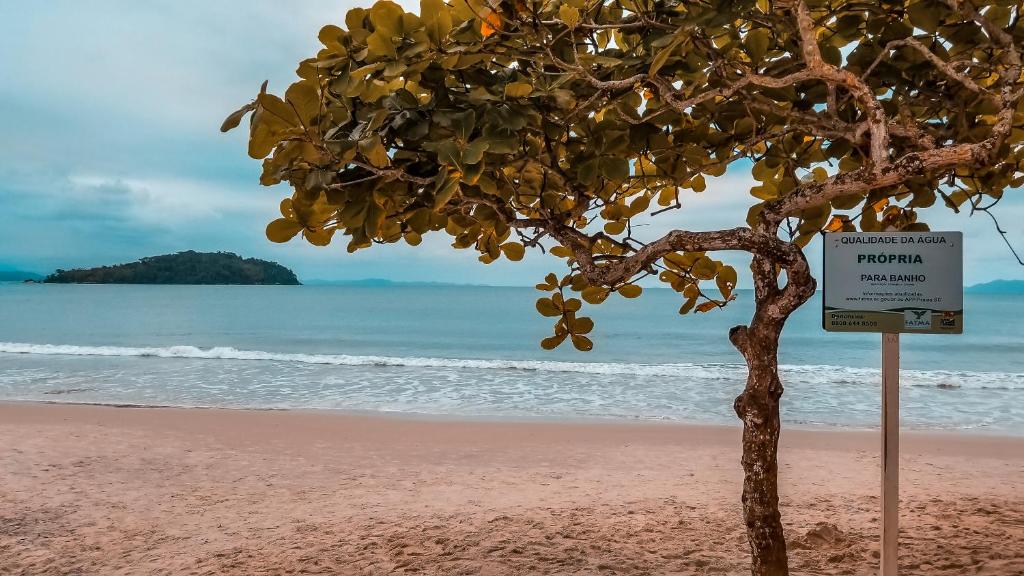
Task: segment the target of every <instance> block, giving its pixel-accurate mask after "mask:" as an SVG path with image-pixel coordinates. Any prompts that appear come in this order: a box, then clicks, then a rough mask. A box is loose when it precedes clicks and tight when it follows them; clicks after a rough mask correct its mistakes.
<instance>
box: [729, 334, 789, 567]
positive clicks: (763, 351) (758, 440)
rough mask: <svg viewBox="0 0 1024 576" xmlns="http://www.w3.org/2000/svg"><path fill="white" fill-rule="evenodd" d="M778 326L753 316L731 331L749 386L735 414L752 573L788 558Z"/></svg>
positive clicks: (740, 399)
mask: <svg viewBox="0 0 1024 576" xmlns="http://www.w3.org/2000/svg"><path fill="white" fill-rule="evenodd" d="M781 328H782V327H781V323H780V325H779V326H770V325H769V326H765V325H764V323H759V322H758V321H757V319H756V318H755V321H754V322H753V323H751V326H750V328H748V327H746V326H738V327H736V328H734V329H733V330H732V332H731V333H730V339H731V340H732V342H733V344H735V345H736V347H737V348H738V349H739V350H740V352H742V353H743V357H744V358H745V359H746V361H747V368H748V374H747V385H746V388H745V389H744V391H743V393H742V394H740V395H739V397H737V398H736V403H735V405H734V408H735V410H736V415H737V416H739V418H740V419H741V420H743V472H744V477H743V517H744V520H745V522H746V526H747V539H748V540H749V543H750V555H751V567H750V572H751V574H753V575H754V576H786V575H788V574H789V563H788V559H787V556H786V538H785V535H784V534H783V530H782V519H781V515H780V514H779V483H778V460H777V455H778V447H779V430H780V422H779V398H780V397H781V396H782V383H781V382H780V381H779V372H778V349H779V334H780V332H781Z"/></svg>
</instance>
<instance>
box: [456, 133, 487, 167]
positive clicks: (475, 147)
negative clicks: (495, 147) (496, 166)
mask: <svg viewBox="0 0 1024 576" xmlns="http://www.w3.org/2000/svg"><path fill="white" fill-rule="evenodd" d="M488 144H489V142H488V141H487V140H486V139H484V138H477V139H476V140H474V141H472V142H470V143H469V144H467V145H466V148H465V149H464V150H463V151H462V163H463V164H467V165H471V164H477V163H479V162H480V160H482V159H483V157H484V152H485V151H486V150H487V146H488Z"/></svg>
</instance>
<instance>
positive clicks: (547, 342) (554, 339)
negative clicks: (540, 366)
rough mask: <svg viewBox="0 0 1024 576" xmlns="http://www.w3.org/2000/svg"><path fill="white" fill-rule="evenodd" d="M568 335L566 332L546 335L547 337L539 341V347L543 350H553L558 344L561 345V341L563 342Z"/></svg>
mask: <svg viewBox="0 0 1024 576" xmlns="http://www.w3.org/2000/svg"><path fill="white" fill-rule="evenodd" d="M568 336H569V333H568V332H565V333H563V334H555V335H554V336H548V337H547V338H545V339H543V340H541V341H540V347H541V348H543V349H545V350H554V349H555V348H558V346H559V345H561V343H562V342H565V339H566V338H567V337H568Z"/></svg>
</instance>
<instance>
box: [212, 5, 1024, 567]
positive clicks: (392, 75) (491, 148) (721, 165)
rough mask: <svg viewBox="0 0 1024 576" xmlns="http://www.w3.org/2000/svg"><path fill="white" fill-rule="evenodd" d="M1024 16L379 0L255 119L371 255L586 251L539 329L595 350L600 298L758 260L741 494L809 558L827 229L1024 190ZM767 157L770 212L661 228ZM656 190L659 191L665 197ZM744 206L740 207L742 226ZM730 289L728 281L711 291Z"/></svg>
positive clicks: (305, 186)
mask: <svg viewBox="0 0 1024 576" xmlns="http://www.w3.org/2000/svg"><path fill="white" fill-rule="evenodd" d="M1021 10H1022V8H1021V6H1020V5H1019V4H1018V3H1017V2H1009V1H996V0H917V1H910V2H894V1H889V0H882V1H881V2H878V1H874V2H862V1H859V0H797V1H792V0H790V1H782V0H756V1H754V0H747V1H742V0H741V1H722V0H719V1H712V0H705V1H697V0H551V1H547V2H538V1H535V0H516V1H514V2H511V1H508V0H451V1H450V2H449V3H445V2H444V1H443V0H422V4H421V9H420V15H418V16H417V15H415V14H410V13H406V12H405V11H404V10H403V9H402V8H401V7H399V6H398V5H396V4H394V3H392V2H388V1H386V0H385V1H380V2H377V3H376V4H374V5H373V6H372V7H371V8H369V9H362V8H356V9H354V10H352V11H350V12H349V13H348V15H347V16H346V18H345V24H346V28H347V29H342V28H340V27H337V26H326V27H324V28H323V29H322V30H321V31H320V35H319V37H320V41H321V42H322V43H323V46H324V47H323V49H321V50H320V51H319V53H318V54H317V55H316V56H315V57H314V58H310V59H308V60H304V61H303V62H301V63H300V64H299V67H298V71H297V74H298V76H299V78H300V80H298V81H297V82H295V83H294V84H292V85H291V86H290V87H289V88H288V89H287V91H286V92H285V94H284V95H283V97H278V96H275V95H273V94H270V93H267V92H266V84H264V87H263V89H262V90H261V92H260V94H259V95H258V96H257V97H256V99H255V100H254V101H253V102H252V103H250V104H247V105H246V106H244V107H243V108H242V109H240V110H239V111H237V112H235V113H234V114H232V115H231V116H229V117H228V119H227V120H226V121H225V124H224V126H223V127H222V129H224V130H227V129H231V128H233V127H234V126H237V125H238V124H239V122H240V121H241V119H242V118H243V117H244V116H245V115H246V114H247V113H249V112H251V113H252V117H251V120H250V139H249V154H250V155H251V156H252V157H253V158H258V159H264V161H263V174H262V177H261V182H262V183H263V184H265V185H273V184H277V183H279V182H281V181H287V182H288V183H289V184H290V185H291V187H292V188H293V189H294V193H293V194H292V196H291V197H290V198H286V199H285V200H284V201H283V202H282V203H281V215H282V216H281V218H279V219H277V220H274V221H273V222H271V223H270V225H269V226H268V227H267V235H268V237H269V238H270V239H271V240H273V241H277V242H284V241H288V240H289V239H291V238H292V237H294V236H296V235H298V234H300V233H301V234H302V236H303V237H305V239H306V240H307V241H309V242H311V243H312V244H315V245H318V246H320V245H326V244H328V243H330V242H331V240H332V238H333V237H334V236H335V235H336V234H338V233H340V234H342V235H343V236H346V237H347V238H348V250H349V251H350V252H351V251H355V250H359V249H363V248H368V247H370V246H372V245H373V244H375V243H393V242H399V241H405V242H407V243H409V244H411V245H417V244H419V243H420V240H421V238H422V236H423V235H424V234H427V233H430V232H439V231H442V230H443V231H445V232H446V233H447V234H449V235H451V236H452V237H453V238H454V241H453V246H454V247H455V248H472V249H475V250H477V251H479V252H480V260H481V261H483V262H485V263H486V262H492V261H494V260H496V259H498V258H501V257H505V258H508V259H509V260H520V259H521V258H523V256H524V253H525V251H526V249H527V248H533V249H540V250H549V251H550V252H551V253H552V254H554V255H556V256H558V257H560V258H562V259H564V261H565V264H566V266H567V271H566V273H565V274H564V275H561V276H557V275H555V274H550V275H548V276H547V278H546V279H545V280H544V282H543V283H541V284H538V286H537V287H538V288H539V289H541V290H544V291H546V292H550V294H549V295H548V296H545V297H542V298H540V299H539V300H538V301H537V309H538V310H539V312H540V313H541V314H543V315H545V316H550V317H551V318H553V319H554V321H555V325H554V334H553V335H552V336H551V337H549V338H546V339H545V340H544V341H543V342H542V343H541V344H542V346H543V347H545V348H553V347H555V346H558V345H560V344H562V343H563V342H564V341H566V340H569V341H571V342H572V344H573V345H574V346H575V347H576V348H578V349H580V350H590V349H591V347H592V343H591V340H590V339H589V338H588V337H587V334H588V333H590V331H591V330H592V329H593V322H592V321H591V320H590V319H589V318H587V317H585V316H582V315H581V314H580V312H581V308H582V306H583V303H584V302H586V303H589V304H600V303H601V302H602V301H603V300H604V299H605V298H607V297H608V296H609V294H610V293H611V292H618V293H619V294H620V295H622V296H624V297H627V298H633V297H637V296H639V295H640V294H641V292H642V289H641V287H640V285H639V284H638V283H637V282H638V281H639V280H641V279H643V278H646V277H648V276H657V278H658V280H660V281H662V282H664V283H666V284H667V285H669V286H670V287H671V288H673V289H674V290H676V291H677V292H679V293H680V295H681V299H682V307H681V308H680V310H679V312H680V313H682V314H686V313H689V312H692V311H695V312H709V311H712V310H715V309H717V308H720V307H723V306H725V305H727V303H728V302H729V301H731V300H732V299H733V298H734V296H733V290H734V288H735V287H736V283H737V273H736V271H735V270H734V269H733V268H732V267H730V266H727V265H724V264H723V263H722V262H720V261H717V260H714V259H713V258H712V257H711V254H713V253H715V252H719V251H727V250H728V251H742V252H747V253H749V254H750V255H752V263H751V268H750V269H751V277H752V281H753V286H754V298H755V311H754V314H753V317H752V318H751V320H750V323H749V324H747V325H745V326H737V327H735V328H733V329H732V330H731V331H730V333H729V338H730V340H731V342H732V343H733V344H734V345H735V346H736V348H737V349H738V350H739V351H740V353H741V354H742V355H743V357H744V358H745V360H746V363H747V366H748V368H749V375H748V378H747V382H746V387H745V389H744V391H743V393H742V394H740V396H739V397H738V398H737V399H736V402H735V411H736V414H737V416H738V417H739V418H740V419H741V420H742V421H743V458H742V463H743V468H744V472H745V479H744V484H743V497H742V501H743V510H744V517H745V521H746V526H747V534H748V537H749V541H750V550H751V556H752V573H753V574H772V575H776V574H787V573H788V565H787V557H786V544H785V539H784V536H783V527H782V524H781V520H780V515H779V508H778V494H777V479H776V472H777V464H776V454H777V446H778V438H779V430H780V424H779V400H780V397H781V396H782V392H783V386H782V383H781V382H780V380H779V375H778V362H777V350H778V344H779V335H780V333H781V332H782V329H783V326H784V325H785V322H786V320H787V318H788V317H789V316H790V314H792V313H793V311H794V310H796V309H797V308H798V307H799V306H800V305H801V304H803V303H804V302H806V301H807V299H808V298H810V296H811V295H812V294H813V292H814V290H815V281H814V278H813V277H812V276H811V273H810V270H809V268H808V264H807V260H806V258H805V256H804V253H803V248H804V247H805V246H806V245H807V244H808V243H810V242H811V241H813V240H814V238H815V237H816V236H817V235H818V233H819V232H820V231H822V230H823V229H824V230H827V231H836V230H855V229H857V228H858V227H859V228H860V229H861V230H866V231H871V230H883V229H884V230H908V231H914V230H927V226H926V224H924V223H923V222H921V221H920V220H919V219H918V211H919V210H920V209H923V208H926V207H929V206H932V205H934V204H939V205H945V206H947V207H949V208H951V209H953V210H955V211H960V210H962V209H969V210H970V211H971V212H972V213H973V212H974V211H978V210H981V211H985V210H988V209H989V208H991V207H992V206H993V205H994V204H995V203H996V202H998V201H999V199H1000V198H1001V196H1002V193H1003V191H1004V190H1005V189H1006V188H1010V187H1017V186H1020V185H1021V184H1022V182H1024V174H1022V162H1024V154H1022V151H1021V141H1022V139H1024V132H1022V131H1021V122H1022V121H1024V108H1022V106H1021V99H1022V91H1024V89H1022V83H1021V55H1020V49H1019V48H1018V45H1019V44H1020V43H1021V42H1022V41H1024V26H1019V25H1018V24H1019V21H1020V17H1021ZM730 167H732V168H733V169H734V170H750V171H751V172H752V174H753V176H754V178H755V179H756V180H757V181H758V182H759V184H758V185H756V186H754V187H753V188H751V189H750V194H751V195H752V196H753V199H754V205H753V206H752V207H751V209H750V211H749V213H748V214H747V215H746V225H742V226H738V227H735V228H730V229H723V230H712V231H694V230H684V229H675V230H672V231H670V232H668V233H666V234H664V235H660V236H653V237H652V236H650V235H649V233H647V234H645V230H649V229H650V228H651V227H649V226H647V227H645V226H641V224H644V223H649V222H651V221H653V220H655V219H656V218H658V217H662V218H664V217H665V216H664V215H666V214H671V213H673V212H672V211H673V210H674V209H679V208H681V207H682V204H683V202H682V200H681V198H682V196H683V195H684V194H688V193H689V192H687V190H691V191H692V192H695V193H700V192H702V191H703V190H704V189H705V186H706V181H705V177H706V176H719V175H722V174H724V173H725V172H726V171H727V170H728V169H729V168H730ZM654 205H656V206H657V207H655V206H654ZM741 218H742V215H739V216H738V217H737V221H738V222H739V221H741ZM708 285H714V286H715V287H716V288H717V291H716V292H714V293H713V292H711V291H710V290H709V289H708V288H707V287H708Z"/></svg>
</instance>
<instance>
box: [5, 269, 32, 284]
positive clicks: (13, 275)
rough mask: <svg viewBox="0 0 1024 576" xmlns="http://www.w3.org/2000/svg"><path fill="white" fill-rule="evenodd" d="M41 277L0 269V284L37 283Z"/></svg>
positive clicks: (30, 273) (24, 272) (19, 271)
mask: <svg viewBox="0 0 1024 576" xmlns="http://www.w3.org/2000/svg"><path fill="white" fill-rule="evenodd" d="M42 279H43V277H42V276H40V275H39V274H36V273H35V272H26V271H24V270H7V269H0V282H38V281H40V280H42Z"/></svg>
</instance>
